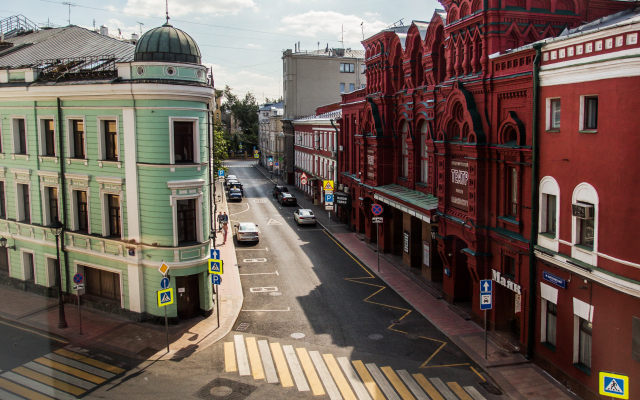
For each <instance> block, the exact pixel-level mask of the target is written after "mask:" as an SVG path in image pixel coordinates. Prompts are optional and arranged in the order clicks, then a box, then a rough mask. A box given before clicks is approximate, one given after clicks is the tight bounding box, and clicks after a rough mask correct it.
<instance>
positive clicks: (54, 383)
mask: <svg viewBox="0 0 640 400" xmlns="http://www.w3.org/2000/svg"><path fill="white" fill-rule="evenodd" d="M13 372H15V373H17V374H20V375H22V376H24V377H27V378H30V379H33V380H34V381H38V382H41V383H44V384H45V385H49V386H51V387H53V388H55V389H58V390H62V391H63V392H67V393H71V394H73V395H75V396H79V395H81V394H82V393H84V392H86V390H84V389H81V388H79V387H77V386H73V385H70V384H68V383H67V382H62V381H59V380H57V379H54V378H52V377H50V376H47V375H44V374H41V373H39V372H35V371H32V370H30V369H28V368H25V367H18V368H15V369H13Z"/></svg>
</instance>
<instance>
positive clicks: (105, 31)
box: [100, 25, 109, 36]
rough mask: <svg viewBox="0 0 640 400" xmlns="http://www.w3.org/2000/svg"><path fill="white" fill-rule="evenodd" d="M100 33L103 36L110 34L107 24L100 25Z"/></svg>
mask: <svg viewBox="0 0 640 400" xmlns="http://www.w3.org/2000/svg"><path fill="white" fill-rule="evenodd" d="M100 34H101V35H102V36H109V28H107V27H106V26H104V25H102V26H101V27H100Z"/></svg>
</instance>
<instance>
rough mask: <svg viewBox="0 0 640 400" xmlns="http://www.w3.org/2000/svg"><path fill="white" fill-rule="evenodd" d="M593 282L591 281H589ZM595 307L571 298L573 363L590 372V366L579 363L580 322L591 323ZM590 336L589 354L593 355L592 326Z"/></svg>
mask: <svg viewBox="0 0 640 400" xmlns="http://www.w3.org/2000/svg"><path fill="white" fill-rule="evenodd" d="M591 284H593V283H591ZM594 311H595V308H594V307H593V306H592V305H590V304H589V303H585V302H584V301H582V300H579V299H576V298H575V297H574V298H573V365H574V366H575V367H577V368H578V369H580V370H581V371H583V372H585V373H587V374H589V375H590V374H591V366H587V365H585V364H582V363H581V360H580V353H581V344H582V343H581V342H582V339H581V334H580V333H581V332H582V329H581V325H582V324H581V322H582V321H587V322H590V323H591V324H593V314H594ZM591 338H592V346H591V349H590V355H591V357H592V356H593V352H592V350H593V327H592V328H591ZM591 361H592V362H591V364H592V365H593V359H592V360H591Z"/></svg>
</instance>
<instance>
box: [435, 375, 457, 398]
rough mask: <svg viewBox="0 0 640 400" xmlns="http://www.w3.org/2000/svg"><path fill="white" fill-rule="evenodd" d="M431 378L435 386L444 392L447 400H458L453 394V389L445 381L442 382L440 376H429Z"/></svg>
mask: <svg viewBox="0 0 640 400" xmlns="http://www.w3.org/2000/svg"><path fill="white" fill-rule="evenodd" d="M429 380H430V381H431V383H433V386H435V387H436V388H438V390H439V391H440V393H442V395H443V396H444V398H445V399H447V400H458V398H457V397H456V395H455V394H453V393H452V392H451V390H449V388H448V387H447V385H445V384H444V382H442V381H441V380H440V378H429Z"/></svg>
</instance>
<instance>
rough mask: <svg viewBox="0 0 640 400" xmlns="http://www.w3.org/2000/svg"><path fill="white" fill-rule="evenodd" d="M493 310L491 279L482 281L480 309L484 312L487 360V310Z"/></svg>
mask: <svg viewBox="0 0 640 400" xmlns="http://www.w3.org/2000/svg"><path fill="white" fill-rule="evenodd" d="M492 308H493V281H492V280H491V279H482V280H481V281H480V309H481V310H484V359H485V360H486V359H487V347H488V340H489V338H488V336H487V310H491V309H492Z"/></svg>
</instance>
